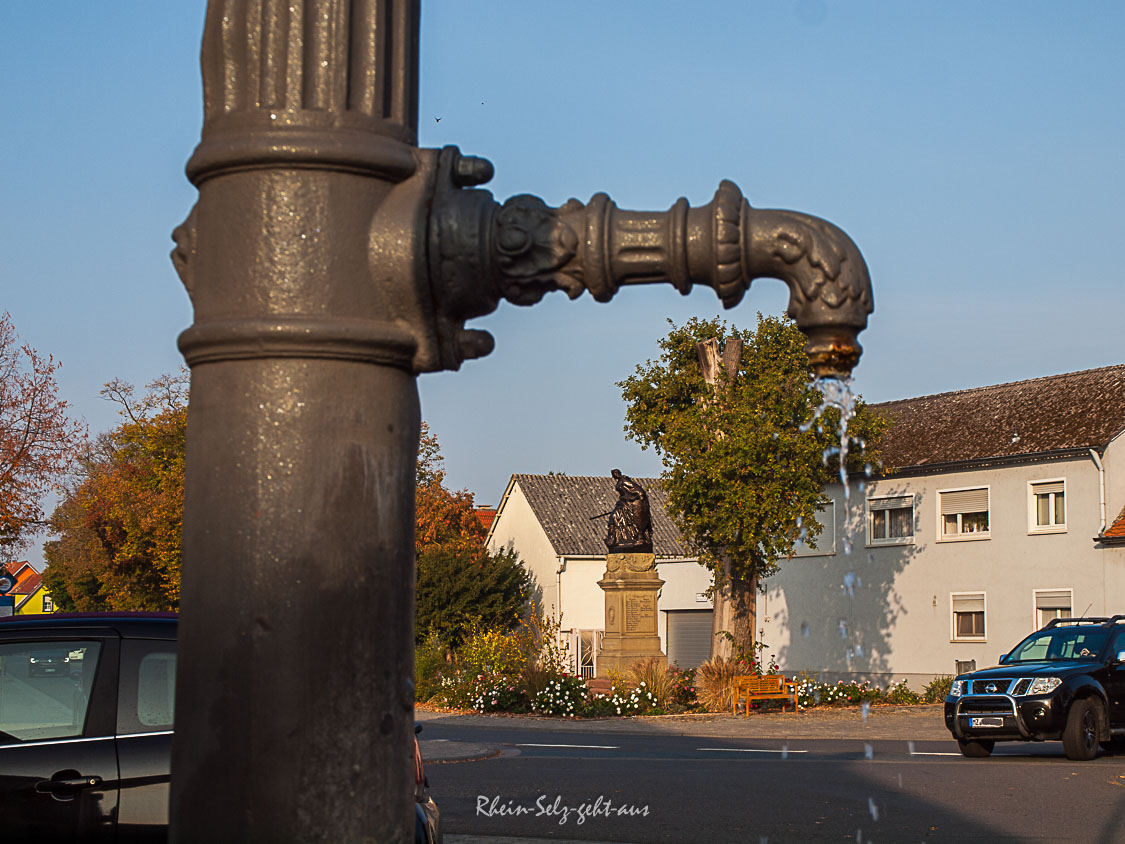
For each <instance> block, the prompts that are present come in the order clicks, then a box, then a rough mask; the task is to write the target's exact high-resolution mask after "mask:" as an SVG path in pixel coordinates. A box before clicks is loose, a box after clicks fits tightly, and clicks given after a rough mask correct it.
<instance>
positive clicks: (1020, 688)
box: [968, 677, 1033, 695]
mask: <svg viewBox="0 0 1125 844" xmlns="http://www.w3.org/2000/svg"><path fill="white" fill-rule="evenodd" d="M1032 682H1033V679H1032V678H1031V677H1020V678H1019V679H1018V680H973V681H971V682H970V683H969V690H968V693H969V694H971V695H1025V694H1027V691H1028V689H1030V688H1031V684H1032ZM989 686H995V688H993V689H990V688H988V687H989Z"/></svg>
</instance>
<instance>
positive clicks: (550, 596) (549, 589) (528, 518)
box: [488, 484, 559, 618]
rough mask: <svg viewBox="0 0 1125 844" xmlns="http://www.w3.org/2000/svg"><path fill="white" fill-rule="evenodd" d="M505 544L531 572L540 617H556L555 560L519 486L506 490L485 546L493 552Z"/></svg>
mask: <svg viewBox="0 0 1125 844" xmlns="http://www.w3.org/2000/svg"><path fill="white" fill-rule="evenodd" d="M509 545H511V546H512V547H513V548H514V549H515V551H516V553H517V554H518V555H519V558H520V562H521V563H523V565H524V567H525V568H526V569H527V570H528V571H529V572H531V577H532V581H533V588H534V590H535V599H536V601H537V602H538V603H539V607H540V609H541V610H542V612H543V614H544V615H545V616H547V617H549V618H554V617H557V616H556V615H555V613H556V612H557V611H558V610H559V601H558V592H557V588H558V579H557V572H558V568H559V560H558V557H557V556H556V555H555V550H554V548H552V547H551V541H550V540H549V539H548V538H547V534H546V533H545V532H544V530H543V526H542V525H541V524H539V520H538V519H537V518H536V517H535V513H534V511H533V510H532V509H531V505H530V504H529V503H528V501H527V497H526V496H525V495H524V494H523V491H522V490H521V489H520V488H519V484H513V485H512V486H511V488H510V489H509V490H508V493H507V495H506V496H505V499H504V502H503V505H502V508H501V510H500V512H499V513H497V516H496V522H495V524H494V525H493V528H492V536H491V538H490V540H489V543H488V547H489V550H490V551H492V552H494V553H495V552H496V551H499V550H501V549H503V548H507V547H508V546H509Z"/></svg>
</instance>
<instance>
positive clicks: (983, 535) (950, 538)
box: [935, 484, 992, 542]
mask: <svg viewBox="0 0 1125 844" xmlns="http://www.w3.org/2000/svg"><path fill="white" fill-rule="evenodd" d="M978 489H983V490H984V491H985V493H986V494H987V495H988V509H987V510H985V512H986V513H987V514H988V530H982V531H979V532H977V533H956V534H947V533H946V532H945V518H944V517H943V515H942V512H941V502H942V498H943V496H945V495H948V494H949V493H952V492H969V491H971V490H978ZM935 498H936V499H937V501H936V502H935V507H936V512H937V531H936V532H937V541H938V542H974V541H976V540H980V539H991V538H992V487H991V486H990V485H989V484H983V485H977V486H959V487H953V488H950V489H939V490H938V491H937V495H936V496H935ZM972 512H979V511H975V510H974V511H972ZM959 517H960V514H958V522H957V524H958V526H960V524H961V521H960V518H959Z"/></svg>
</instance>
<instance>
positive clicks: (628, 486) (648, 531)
mask: <svg viewBox="0 0 1125 844" xmlns="http://www.w3.org/2000/svg"><path fill="white" fill-rule="evenodd" d="M612 474H613V478H614V480H615V481H616V488H617V505H616V506H615V507H614V508H613V509H612V510H611V511H610V512H609V527H608V529H607V531H606V537H605V547H606V548H608V549H609V552H610V553H611V554H645V553H647V554H651V553H652V517H651V515H650V514H649V507H648V495H647V493H645V491H644V489H642V488H641V485H640V484H639V483H637V482H636V481H634V480H633V479H632V478H630V477H629V476H628V475H623V474H621V470H620V469H614V470H613V472H612ZM603 515H605V514H603Z"/></svg>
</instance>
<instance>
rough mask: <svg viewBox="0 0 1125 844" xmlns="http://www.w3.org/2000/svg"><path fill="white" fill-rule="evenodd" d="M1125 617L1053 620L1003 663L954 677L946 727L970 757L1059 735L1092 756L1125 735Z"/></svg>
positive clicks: (1070, 753)
mask: <svg viewBox="0 0 1125 844" xmlns="http://www.w3.org/2000/svg"><path fill="white" fill-rule="evenodd" d="M1123 622H1125V615H1115V616H1113V617H1111V618H1056V619H1053V620H1052V621H1051V622H1050V623H1049V624H1048V625H1047V626H1046V627H1044V628H1043V629H1042V630H1038V631H1036V632H1035V633H1032V634H1031V635H1030V636H1028V637H1027V638H1026V639H1024V640H1023V641H1022V642H1020V643H1019V644H1018V645H1016V646H1015V647H1014V648H1013V649H1012V650H1011V651H1010V652H1009V653H1007V654H1004V655H1003V656H1001V657H1000V664H999V665H997V666H995V667H993V668H985V669H982V670H980V671H974V672H972V673H970V674H962V675H960V676H958V677H956V678H955V679H954V681H953V687H952V689H951V690H950V694H949V696H948V697H947V698H946V699H945V725H946V727H948V728H949V731H950V732H951V733H953V737H954V738H955V739H957V744H958V745H959V746H960V748H961V752H962V753H963V754H964V755H965V756H975V757H982V756H988V755H989V754H990V753H992V749H993V747H994V746H995V744H996V742H998V741H1060V740H1061V741H1062V743H1063V749H1064V751H1065V752H1066V755H1067V758H1068V759H1076V760H1083V759H1093V758H1094V757H1095V756H1096V755H1097V753H1098V746H1099V744H1100V745H1101V746H1102V747H1105V748H1107V749H1108V748H1114V749H1121V747H1122V742H1123V741H1125V623H1123Z"/></svg>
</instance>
